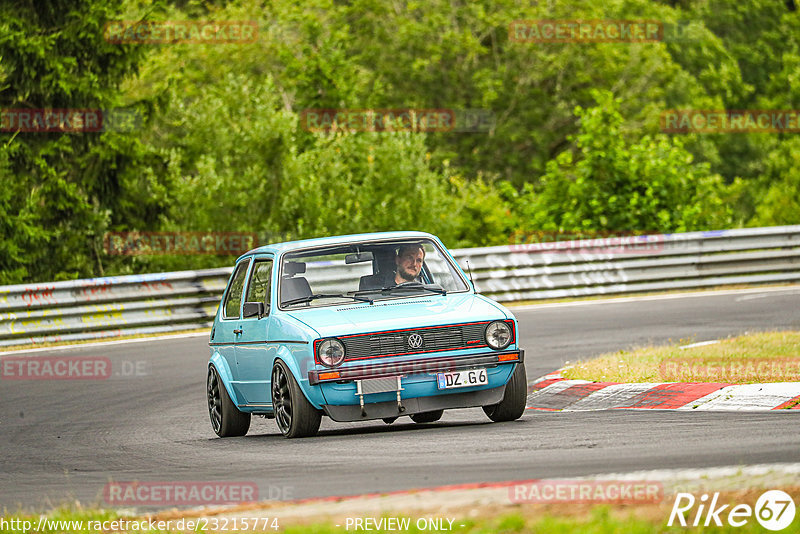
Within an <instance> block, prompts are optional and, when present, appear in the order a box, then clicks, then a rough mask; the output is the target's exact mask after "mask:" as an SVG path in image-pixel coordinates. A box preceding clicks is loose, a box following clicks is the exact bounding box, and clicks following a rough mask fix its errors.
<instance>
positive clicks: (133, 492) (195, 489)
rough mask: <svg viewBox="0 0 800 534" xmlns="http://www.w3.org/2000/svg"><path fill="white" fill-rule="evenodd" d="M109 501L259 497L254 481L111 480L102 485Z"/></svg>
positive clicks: (184, 502)
mask: <svg viewBox="0 0 800 534" xmlns="http://www.w3.org/2000/svg"><path fill="white" fill-rule="evenodd" d="M103 500H104V501H105V503H106V504H110V505H114V506H119V505H125V506H149V505H152V506H167V505H172V506H200V505H208V504H233V503H243V502H254V501H257V500H258V486H257V485H256V484H255V483H254V482H195V481H193V482H180V481H160V482H109V483H108V484H106V485H105V487H104V488H103Z"/></svg>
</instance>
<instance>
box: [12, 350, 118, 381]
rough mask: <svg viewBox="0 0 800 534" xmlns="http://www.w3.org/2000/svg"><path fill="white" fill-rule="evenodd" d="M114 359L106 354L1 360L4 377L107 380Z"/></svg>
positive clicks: (17, 357) (14, 357)
mask: <svg viewBox="0 0 800 534" xmlns="http://www.w3.org/2000/svg"><path fill="white" fill-rule="evenodd" d="M110 376H111V360H110V359H108V358H106V357H96V356H72V357H61V356H52V357H30V356H8V357H5V358H2V359H1V360H0V378H2V379H3V380H106V379H108V378H109V377H110Z"/></svg>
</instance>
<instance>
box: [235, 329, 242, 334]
mask: <svg viewBox="0 0 800 534" xmlns="http://www.w3.org/2000/svg"><path fill="white" fill-rule="evenodd" d="M233 333H234V334H241V333H242V329H241V328H234V329H233Z"/></svg>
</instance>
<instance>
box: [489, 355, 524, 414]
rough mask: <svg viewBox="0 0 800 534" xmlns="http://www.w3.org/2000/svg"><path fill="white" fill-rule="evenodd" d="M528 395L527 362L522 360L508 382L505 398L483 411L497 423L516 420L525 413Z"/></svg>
mask: <svg viewBox="0 0 800 534" xmlns="http://www.w3.org/2000/svg"><path fill="white" fill-rule="evenodd" d="M527 396H528V378H527V376H525V364H524V363H522V362H520V363H518V364H517V368H516V369H514V374H513V375H511V380H509V381H508V384H506V391H505V394H504V395H503V400H501V401H500V402H499V403H498V404H493V405H491V406H484V407H483V411H484V413H486V415H488V416H489V419H491V420H492V421H494V422H495V423H500V422H502V421H514V420H516V419H519V418H520V417H522V414H523V413H525V400H526V399H527Z"/></svg>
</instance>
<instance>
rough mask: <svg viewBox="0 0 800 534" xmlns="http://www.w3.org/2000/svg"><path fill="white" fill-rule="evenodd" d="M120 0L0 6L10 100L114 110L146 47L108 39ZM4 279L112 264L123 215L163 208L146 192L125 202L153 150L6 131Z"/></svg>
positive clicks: (0, 53) (1, 216)
mask: <svg viewBox="0 0 800 534" xmlns="http://www.w3.org/2000/svg"><path fill="white" fill-rule="evenodd" d="M111 6H112V2H97V1H88V0H84V1H79V2H74V1H70V2H64V1H57V0H44V1H41V2H36V3H10V2H5V3H3V4H2V6H0V58H2V64H0V80H1V81H2V85H1V86H0V108H9V109H33V110H36V109H44V108H55V109H69V108H77V109H108V108H111V107H113V106H114V105H115V104H116V103H117V102H118V98H119V96H118V93H117V87H118V85H119V83H120V82H121V81H122V79H123V78H124V77H125V76H126V75H128V74H131V73H133V72H134V71H135V67H136V64H137V62H138V61H139V60H140V59H141V52H139V51H136V50H133V49H128V48H125V47H120V46H116V45H111V44H109V43H107V42H105V41H104V40H103V38H102V28H103V25H104V24H105V21H106V20H107V19H108V18H109V17H110V16H113V14H112V7H111ZM0 150H2V156H0V178H2V182H1V183H0V190H2V193H0V195H2V196H0V206H2V210H0V231H1V232H2V234H0V242H2V243H3V245H2V248H3V251H4V252H5V254H2V255H1V256H0V283H13V282H21V281H24V280H46V279H52V278H75V277H78V276H91V275H93V274H95V273H97V272H98V271H99V272H102V266H101V265H100V264H99V263H98V261H97V260H98V249H97V243H98V240H99V236H101V235H102V234H103V232H104V230H105V228H106V226H107V224H108V222H109V220H110V219H112V218H113V217H114V216H117V217H126V218H128V219H129V220H132V221H135V220H136V219H137V218H143V217H144V218H146V217H148V210H151V211H158V206H154V205H153V200H152V199H150V198H149V197H148V196H146V195H141V193H144V192H143V191H136V190H134V191H132V194H133V196H136V195H137V194H140V195H141V196H139V198H138V199H136V200H135V201H134V203H135V204H136V209H135V210H127V211H126V210H125V206H124V205H125V203H126V200H125V197H126V196H127V193H129V192H131V190H130V189H129V185H130V184H129V182H128V180H129V179H130V176H129V175H128V174H126V173H127V172H128V170H129V167H130V166H131V165H136V164H137V163H138V161H140V160H141V159H142V158H143V156H144V154H143V152H142V150H141V147H140V146H139V145H138V144H137V142H136V140H135V139H131V138H121V137H120V136H119V135H118V134H113V133H109V134H107V135H103V134H100V133H64V134H60V133H42V132H17V133H13V134H12V133H6V134H3V135H0Z"/></svg>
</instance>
